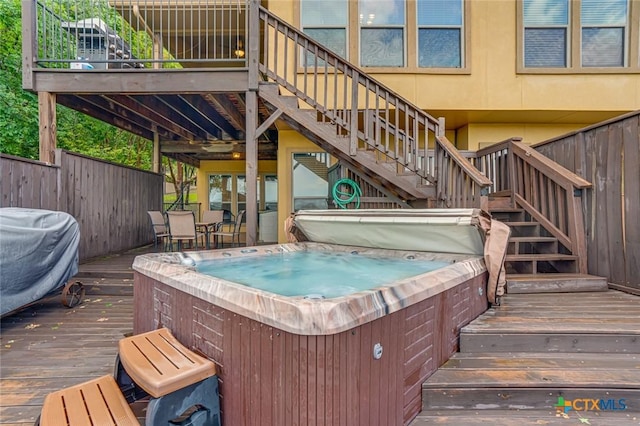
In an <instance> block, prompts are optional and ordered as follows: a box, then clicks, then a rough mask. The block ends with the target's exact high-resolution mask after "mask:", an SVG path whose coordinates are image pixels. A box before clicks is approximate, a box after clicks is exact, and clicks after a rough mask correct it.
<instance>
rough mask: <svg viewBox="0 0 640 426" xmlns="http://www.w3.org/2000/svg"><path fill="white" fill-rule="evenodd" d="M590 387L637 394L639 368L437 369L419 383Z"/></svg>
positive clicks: (428, 386)
mask: <svg viewBox="0 0 640 426" xmlns="http://www.w3.org/2000/svg"><path fill="white" fill-rule="evenodd" d="M442 387H449V388H468V387H494V388H514V387H515V388H558V387H563V388H582V387H586V388H593V389H611V388H613V389H636V390H638V392H639V393H640V369H636V370H630V369H628V368H619V369H613V368H610V369H608V370H606V371H603V370H601V369H594V370H589V369H581V368H575V369H552V368H527V369H513V370H505V369H454V368H452V369H439V370H437V371H436V372H435V373H434V374H433V375H432V376H431V377H429V379H427V381H426V382H424V384H423V389H433V388H442Z"/></svg>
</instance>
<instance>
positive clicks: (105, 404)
mask: <svg viewBox="0 0 640 426" xmlns="http://www.w3.org/2000/svg"><path fill="white" fill-rule="evenodd" d="M118 349H119V353H118V359H117V361H116V370H115V378H114V377H113V376H103V377H100V378H98V379H94V380H90V381H88V382H85V383H81V384H79V385H76V386H71V387H69V388H66V389H62V390H60V391H56V392H52V393H51V394H49V395H47V397H46V398H45V401H44V404H43V406H42V413H41V415H40V417H39V419H38V420H37V421H36V424H37V425H38V424H39V425H41V426H47V425H56V426H59V425H69V426H84V425H87V426H89V425H93V426H95V425H105V426H107V425H109V426H115V425H118V426H120V425H123V426H124V425H139V422H138V420H137V418H136V416H135V414H134V413H133V411H132V410H131V408H130V406H129V404H130V403H132V402H134V401H136V400H138V399H141V398H142V397H147V396H149V397H150V399H149V403H148V405H147V413H146V418H145V424H147V425H154V426H155V425H168V424H169V422H170V421H172V420H175V419H180V420H181V421H183V422H184V423H183V424H189V425H194V426H205V425H206V426H208V425H211V426H220V400H219V395H218V378H217V376H216V367H215V364H214V363H213V362H212V361H210V360H208V359H206V358H204V357H202V356H200V355H198V354H196V353H195V352H193V351H191V350H189V349H187V348H186V347H184V346H183V345H182V344H181V343H180V342H179V341H178V340H177V339H176V338H175V337H174V336H173V335H172V334H171V332H170V331H169V330H168V329H166V328H161V329H158V330H154V331H150V332H148V333H143V334H138V335H135V336H131V337H127V338H124V339H121V340H120V342H119V348H118ZM185 413H186V414H185Z"/></svg>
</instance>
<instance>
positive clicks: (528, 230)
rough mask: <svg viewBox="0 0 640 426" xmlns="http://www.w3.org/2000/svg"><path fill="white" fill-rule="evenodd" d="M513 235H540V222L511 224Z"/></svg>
mask: <svg viewBox="0 0 640 426" xmlns="http://www.w3.org/2000/svg"><path fill="white" fill-rule="evenodd" d="M511 236H512V237H538V236H540V224H538V223H533V222H532V224H531V225H516V226H511Z"/></svg>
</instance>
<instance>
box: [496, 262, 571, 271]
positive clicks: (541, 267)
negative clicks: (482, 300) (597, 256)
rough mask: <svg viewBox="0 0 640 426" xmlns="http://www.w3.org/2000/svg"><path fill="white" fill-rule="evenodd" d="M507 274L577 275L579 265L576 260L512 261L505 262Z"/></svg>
mask: <svg viewBox="0 0 640 426" xmlns="http://www.w3.org/2000/svg"><path fill="white" fill-rule="evenodd" d="M505 268H506V271H507V274H537V273H555V272H560V273H576V272H578V264H577V262H576V261H575V260H561V261H557V260H556V261H553V262H547V261H539V260H536V261H533V260H522V261H511V260H507V261H506V262H505Z"/></svg>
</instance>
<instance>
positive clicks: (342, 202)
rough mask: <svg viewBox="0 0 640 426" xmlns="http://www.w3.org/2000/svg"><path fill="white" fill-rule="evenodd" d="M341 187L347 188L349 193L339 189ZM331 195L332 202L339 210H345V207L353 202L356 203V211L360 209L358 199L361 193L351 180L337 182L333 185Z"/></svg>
mask: <svg viewBox="0 0 640 426" xmlns="http://www.w3.org/2000/svg"><path fill="white" fill-rule="evenodd" d="M343 185H344V186H346V187H347V188H349V192H346V190H342V189H341V187H342V186H343ZM331 195H332V196H333V201H334V202H335V203H336V205H338V206H340V208H341V209H346V208H347V205H348V204H350V203H353V202H355V203H356V207H355V208H356V209H358V208H360V197H361V196H362V191H361V190H360V187H359V186H358V184H357V183H356V182H354V181H352V180H351V179H347V178H345V179H340V180H339V181H337V182H336V183H335V184H334V185H333V189H332V190H331Z"/></svg>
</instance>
